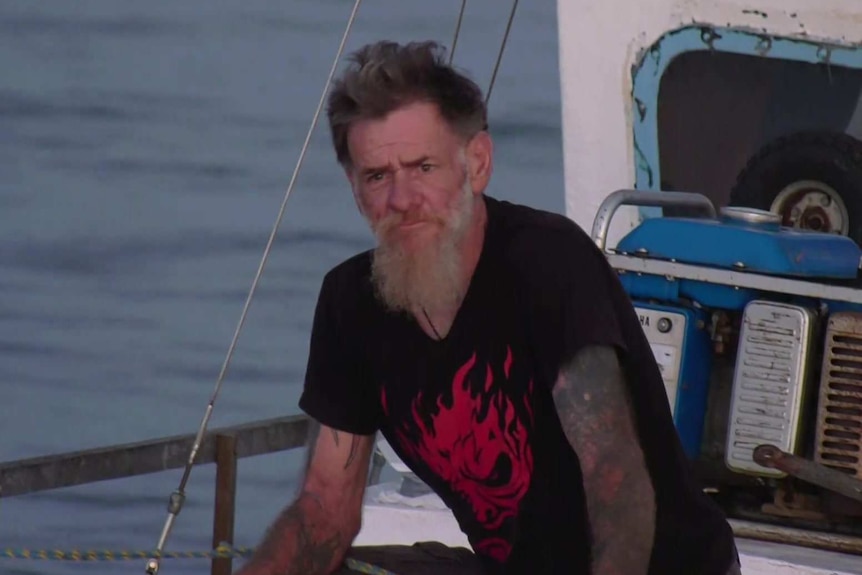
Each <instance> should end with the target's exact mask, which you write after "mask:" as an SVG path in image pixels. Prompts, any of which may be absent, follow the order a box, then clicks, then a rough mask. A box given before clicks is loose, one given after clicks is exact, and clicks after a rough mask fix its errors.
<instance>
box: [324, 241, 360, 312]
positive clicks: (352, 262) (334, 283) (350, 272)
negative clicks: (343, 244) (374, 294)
mask: <svg viewBox="0 0 862 575" xmlns="http://www.w3.org/2000/svg"><path fill="white" fill-rule="evenodd" d="M371 253H372V252H371V250H366V251H364V252H360V253H358V254H355V255H353V256H351V257H349V258H347V259H345V260H343V261H341V262H340V263H338V264H336V265H335V266H334V267H332V268H330V269H329V271H328V272H326V275H325V276H324V277H323V286H322V291H323V292H324V293H325V294H328V295H329V296H330V297H336V298H338V299H339V300H341V301H343V300H344V299H345V298H346V296H347V295H348V294H351V295H353V296H355V297H359V296H361V295H363V294H365V293H366V292H367V291H368V290H367V288H368V286H370V278H371Z"/></svg>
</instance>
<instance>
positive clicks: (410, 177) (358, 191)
mask: <svg viewBox="0 0 862 575" xmlns="http://www.w3.org/2000/svg"><path fill="white" fill-rule="evenodd" d="M348 146H349V150H350V156H351V159H352V164H353V166H352V169H350V170H349V173H348V177H349V178H350V181H351V184H352V186H353V192H354V196H355V198H356V203H357V205H358V207H359V209H360V211H361V212H362V214H363V215H364V216H365V218H366V219H367V220H368V222H369V224H370V226H371V229H372V230H373V232H374V234H375V236H376V237H377V240H378V242H379V246H378V249H377V250H376V252H375V267H374V270H373V271H374V274H375V278H374V279H375V283H376V284H377V287H378V288H379V291H380V292H382V295H383V296H384V300H385V301H386V302H387V303H388V304H389V305H390V307H392V308H393V309H413V310H414V311H415V309H416V308H417V306H421V307H425V308H426V309H428V308H436V307H439V306H445V305H447V304H450V303H451V301H450V300H451V298H453V297H455V293H453V292H457V290H458V289H459V286H458V285H457V284H458V283H459V281H458V280H459V278H458V276H459V273H460V268H461V265H460V257H461V251H462V247H463V246H462V245H461V244H462V240H463V238H464V236H465V234H466V232H467V231H468V230H469V228H470V225H471V223H473V217H472V216H473V207H474V205H475V202H476V199H477V198H478V197H479V194H480V193H481V189H474V185H473V179H472V178H471V177H470V169H469V168H470V166H469V160H468V154H469V151H468V149H469V144H465V142H463V140H462V139H461V138H459V136H458V135H457V134H456V133H455V132H454V131H453V130H452V129H451V128H449V126H448V124H446V122H445V121H444V120H443V118H442V117H441V116H440V114H439V112H438V111H437V108H436V106H434V105H433V104H429V103H424V102H419V103H414V104H410V105H408V106H405V107H403V108H401V109H399V110H396V111H395V112H392V113H391V114H389V115H388V116H386V117H385V118H382V119H377V120H364V121H360V122H358V123H356V124H355V125H354V126H352V127H351V129H350V132H349V135H348ZM429 311H430V310H429Z"/></svg>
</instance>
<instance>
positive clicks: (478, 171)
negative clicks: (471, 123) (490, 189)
mask: <svg viewBox="0 0 862 575" xmlns="http://www.w3.org/2000/svg"><path fill="white" fill-rule="evenodd" d="M493 170H494V142H493V141H492V140H491V135H490V134H489V133H488V132H485V131H482V132H479V133H478V134H476V135H475V136H473V138H472V139H471V140H470V142H469V143H468V144H467V172H468V177H469V178H470V185H471V187H472V188H473V192H474V193H476V194H479V193H482V192H483V191H484V190H485V188H486V187H487V186H488V182H490V181H491V172H493Z"/></svg>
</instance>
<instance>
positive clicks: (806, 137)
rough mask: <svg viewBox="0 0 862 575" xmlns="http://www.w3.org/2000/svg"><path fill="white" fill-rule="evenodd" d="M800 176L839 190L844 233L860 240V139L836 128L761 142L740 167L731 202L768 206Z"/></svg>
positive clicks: (861, 172) (861, 202)
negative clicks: (844, 212) (846, 220)
mask: <svg viewBox="0 0 862 575" xmlns="http://www.w3.org/2000/svg"><path fill="white" fill-rule="evenodd" d="M800 180H816V181H820V182H823V183H824V184H826V185H828V186H830V187H831V188H832V189H834V190H835V191H836V192H838V194H839V195H840V196H841V199H842V200H843V201H844V205H845V207H846V208H847V215H848V218H849V220H850V221H849V226H848V234H847V235H848V236H850V237H851V238H852V239H853V240H854V241H855V242H856V243H857V244H859V245H862V142H860V141H859V140H857V139H856V138H854V137H852V136H850V135H847V134H843V133H834V132H800V133H797V134H793V135H790V136H784V137H782V138H778V139H777V140H775V141H773V142H771V143H769V144H767V145H766V146H764V147H763V148H762V149H761V150H760V151H759V152H758V153H757V154H756V155H754V156H753V157H752V158H751V159H750V160H749V161H748V164H747V165H746V166H745V168H744V169H743V170H742V171H741V172H740V173H739V176H738V177H737V180H736V184H735V185H734V187H733V189H732V190H731V193H730V205H732V206H740V207H749V208H758V209H761V210H769V209H770V206H771V205H772V201H773V200H774V199H775V197H776V196H777V195H778V193H779V192H780V191H781V190H782V189H784V188H785V187H787V186H788V185H790V184H792V183H793V182H797V181H800Z"/></svg>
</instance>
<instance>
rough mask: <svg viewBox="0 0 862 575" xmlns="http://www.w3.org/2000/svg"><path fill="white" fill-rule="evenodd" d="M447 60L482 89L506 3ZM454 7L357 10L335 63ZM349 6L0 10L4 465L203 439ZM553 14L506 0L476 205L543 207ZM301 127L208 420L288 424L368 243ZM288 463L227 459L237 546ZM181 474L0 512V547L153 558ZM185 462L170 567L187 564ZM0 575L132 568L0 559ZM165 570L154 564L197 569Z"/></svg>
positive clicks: (252, 530) (286, 474) (208, 486)
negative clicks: (277, 419)
mask: <svg viewBox="0 0 862 575" xmlns="http://www.w3.org/2000/svg"><path fill="white" fill-rule="evenodd" d="M467 6H468V9H467V14H466V17H465V21H464V25H463V30H462V35H461V37H460V39H459V42H458V51H457V57H456V60H457V63H458V64H459V65H460V66H462V67H463V68H465V69H467V70H468V71H469V72H470V73H471V74H472V75H473V77H474V78H475V79H476V80H478V81H479V82H480V84H481V85H483V86H487V85H488V82H489V80H490V78H491V71H492V68H493V63H494V59H495V57H496V50H497V48H498V45H499V41H500V39H501V37H502V34H503V31H504V29H505V25H506V19H507V17H508V10H509V6H510V5H509V3H508V2H500V1H498V0H470V1H469V2H468V4H467ZM459 7H460V0H447V1H445V2H437V3H431V2H418V1H414V0H409V1H403V2H394V1H391V0H390V1H384V0H376V1H375V0H366V2H364V3H363V5H362V8H361V10H360V13H359V18H358V20H357V22H356V25H355V28H354V31H353V34H352V36H351V39H350V41H349V44H348V50H350V49H353V48H356V47H358V46H359V45H361V44H363V43H365V42H367V41H371V40H377V39H381V38H391V39H395V40H400V41H406V40H415V39H428V38H431V39H437V40H439V41H442V42H444V43H446V44H449V43H450V42H451V38H452V34H453V31H454V25H455V22H456V17H457V11H458V8H459ZM351 8H352V2H350V1H348V0H340V1H335V0H289V1H287V0H283V1H282V2H275V1H265V0H254V1H245V2H242V3H240V2H227V1H225V0H208V1H207V2H172V1H167V0H159V1H154V0H150V1H148V2H135V3H131V2H117V1H116V0H98V1H97V0H76V1H75V2H61V1H59V0H58V1H53V2H49V1H45V2H27V1H23V0H22V1H14V0H5V1H4V2H3V3H2V4H0V393H2V397H0V460H3V461H8V460H13V459H18V458H26V457H35V456H40V455H47V454H51V453H57V452H62V451H70V450H78V449H86V448H91V447H97V446H101V445H107V444H112V443H120V442H130V441H138V440H143V439H149V438H153V437H159V436H164V435H172V434H179V433H192V432H194V431H196V430H197V427H198V425H199V423H200V421H201V418H202V416H203V413H204V407H205V405H206V403H207V401H208V400H209V397H210V394H211V393H212V391H213V388H214V385H215V381H216V376H217V374H218V371H219V368H220V367H221V364H222V361H223V360H224V357H225V353H226V352H227V349H228V345H229V342H230V339H231V337H232V335H233V332H234V329H235V327H236V324H237V321H238V319H239V314H240V312H241V309H242V305H243V303H244V301H245V298H246V295H247V293H248V289H249V287H250V285H251V282H252V279H253V276H254V273H255V271H256V269H257V266H258V264H259V262H260V258H261V255H262V253H263V249H264V246H265V243H266V240H267V237H268V234H269V232H270V230H271V228H272V225H273V223H274V221H275V217H276V213H277V210H278V207H279V205H280V203H281V200H282V198H283V195H284V192H285V190H286V187H287V184H288V182H289V180H290V176H291V174H292V172H293V169H294V166H295V163H296V160H297V157H298V154H299V151H300V147H301V145H302V142H303V139H304V137H305V133H306V130H307V128H308V126H309V124H310V121H311V118H312V115H313V112H314V109H315V106H316V104H317V99H318V98H319V96H320V93H321V90H322V88H323V84H324V82H325V80H326V76H327V74H328V71H329V67H330V65H331V61H332V58H333V57H334V55H335V52H336V49H337V46H338V42H339V40H340V38H341V34H342V32H343V28H344V25H345V24H346V22H347V18H348V16H349V14H350V10H351ZM555 10H556V5H555V3H554V2H551V1H550V0H545V1H544V2H522V3H521V5H520V7H519V12H518V15H517V18H516V20H515V24H514V27H513V30H512V33H511V37H510V41H509V45H508V47H507V50H506V53H505V57H504V61H503V65H502V68H501V70H500V73H499V76H498V78H497V83H496V85H495V87H494V92H493V96H492V101H491V122H492V130H493V135H494V137H495V138H496V146H497V147H496V150H497V156H496V163H497V168H496V170H497V171H496V174H495V176H494V179H493V182H492V185H491V190H490V191H489V193H490V194H492V195H495V196H497V197H500V198H504V199H512V200H517V201H522V202H525V203H528V204H530V205H533V206H537V207H541V208H547V209H552V210H554V211H562V210H563V189H562V185H563V178H562V154H561V139H560V106H559V81H558V77H557V65H558V59H557V28H556V12H555ZM325 128H326V126H325V124H323V123H322V124H321V125H320V127H319V129H318V130H317V131H316V133H315V137H314V138H313V140H312V143H311V147H310V149H309V152H308V156H307V159H306V162H305V164H304V167H303V169H302V171H301V173H300V177H299V179H298V182H297V187H296V189H295V190H294V193H293V194H292V196H291V198H290V201H289V204H288V210H287V213H286V217H285V219H284V222H283V224H282V226H281V228H280V230H279V235H278V240H277V241H276V244H275V247H274V251H273V253H272V256H271V258H270V261H269V263H268V266H267V269H266V271H265V273H264V276H263V280H262V282H261V285H260V288H259V291H258V293H257V296H256V298H255V300H254V303H253V305H252V308H251V313H250V315H249V318H248V320H247V323H246V326H245V328H244V331H243V333H242V336H241V339H240V343H239V346H238V348H237V350H236V356H235V357H234V360H233V362H232V367H231V370H230V371H229V373H228V376H227V379H226V381H225V384H224V387H223V390H222V393H221V396H220V398H219V400H218V403H217V404H216V410H215V414H214V416H213V419H212V422H211V426H222V425H230V424H236V423H241V422H245V421H250V420H254V419H262V418H267V417H274V416H278V415H284V414H290V413H296V412H297V411H298V409H297V407H296V401H297V398H298V394H299V390H300V382H301V380H302V376H303V372H304V368H305V359H306V354H307V351H308V337H309V329H310V325H311V319H312V313H313V307H314V303H315V299H316V296H317V290H318V288H319V285H320V281H321V279H322V277H323V274H324V273H325V272H326V270H327V269H329V268H330V267H331V266H333V265H334V264H336V263H337V262H339V261H340V260H342V259H344V258H345V257H348V256H349V255H351V254H353V253H355V252H357V251H359V250H362V249H365V248H367V247H369V246H370V245H371V243H370V242H371V236H370V234H369V233H368V231H367V230H366V228H365V226H364V222H363V220H362V219H361V218H360V217H359V215H358V214H357V213H356V212H355V207H354V204H353V201H352V198H351V196H350V193H349V189H348V188H347V186H346V182H345V181H344V178H343V174H342V173H341V172H340V170H339V168H338V167H337V165H336V163H335V161H334V158H333V154H332V151H331V149H330V143H329V141H328V138H327V135H326V129H325ZM301 457H302V454H301V453H299V452H295V453H288V454H279V455H273V456H263V457H256V458H251V459H246V460H243V461H242V462H241V463H240V469H239V477H240V489H239V499H240V504H239V509H238V517H237V536H236V541H237V544H239V545H254V544H255V543H256V542H257V541H258V540H259V538H260V536H261V534H262V532H263V530H264V529H265V527H266V526H267V525H268V524H269V522H270V521H271V520H272V518H273V517H274V516H275V514H276V513H277V512H278V510H279V509H280V508H281V507H282V506H283V505H284V504H285V503H286V502H287V501H288V500H289V499H290V497H291V496H292V494H293V490H294V488H295V480H296V477H297V468H298V463H299V462H300V461H301ZM180 475H181V473H180V471H179V470H178V471H173V472H166V473H160V474H155V475H150V476H145V477H139V478H133V479H128V480H118V481H111V482H103V483H98V484H93V485H89V486H85V487H81V488H72V489H64V490H59V491H54V492H47V493H41V494H34V495H30V496H24V497H17V498H10V499H3V500H0V541H2V543H0V547H2V548H5V547H28V548H42V547H49V548H62V549H68V548H96V549H121V548H123V549H151V548H152V547H153V546H154V545H155V544H156V541H157V539H158V535H159V533H160V530H161V528H162V525H163V523H164V520H165V517H166V511H165V503H166V501H167V497H168V495H169V494H170V492H171V491H172V490H173V489H174V488H175V487H176V486H177V483H178V481H179V479H180ZM213 477H214V470H213V469H212V468H210V467H198V468H196V469H195V470H194V471H193V473H192V479H191V482H190V484H189V486H188V490H187V492H188V500H187V503H186V506H185V507H184V509H183V512H182V513H181V515H180V517H179V519H178V521H177V524H176V526H175V528H174V531H173V533H172V536H171V538H170V540H169V544H168V550H188V549H198V550H202V549H206V548H207V546H208V545H209V539H210V533H211V518H212V498H213ZM0 561H2V562H0V572H3V573H47V574H54V573H112V574H113V573H118V572H123V573H143V562H142V561H133V562H129V563H113V564H110V565H109V564H83V565H71V564H61V563H55V562H52V563H47V562H35V561H30V562H15V563H10V562H8V561H6V560H0ZM206 569H207V564H206V562H205V561H200V560H192V561H171V560H166V561H165V563H164V564H163V567H162V573H180V572H183V573H188V572H205V571H206Z"/></svg>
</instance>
